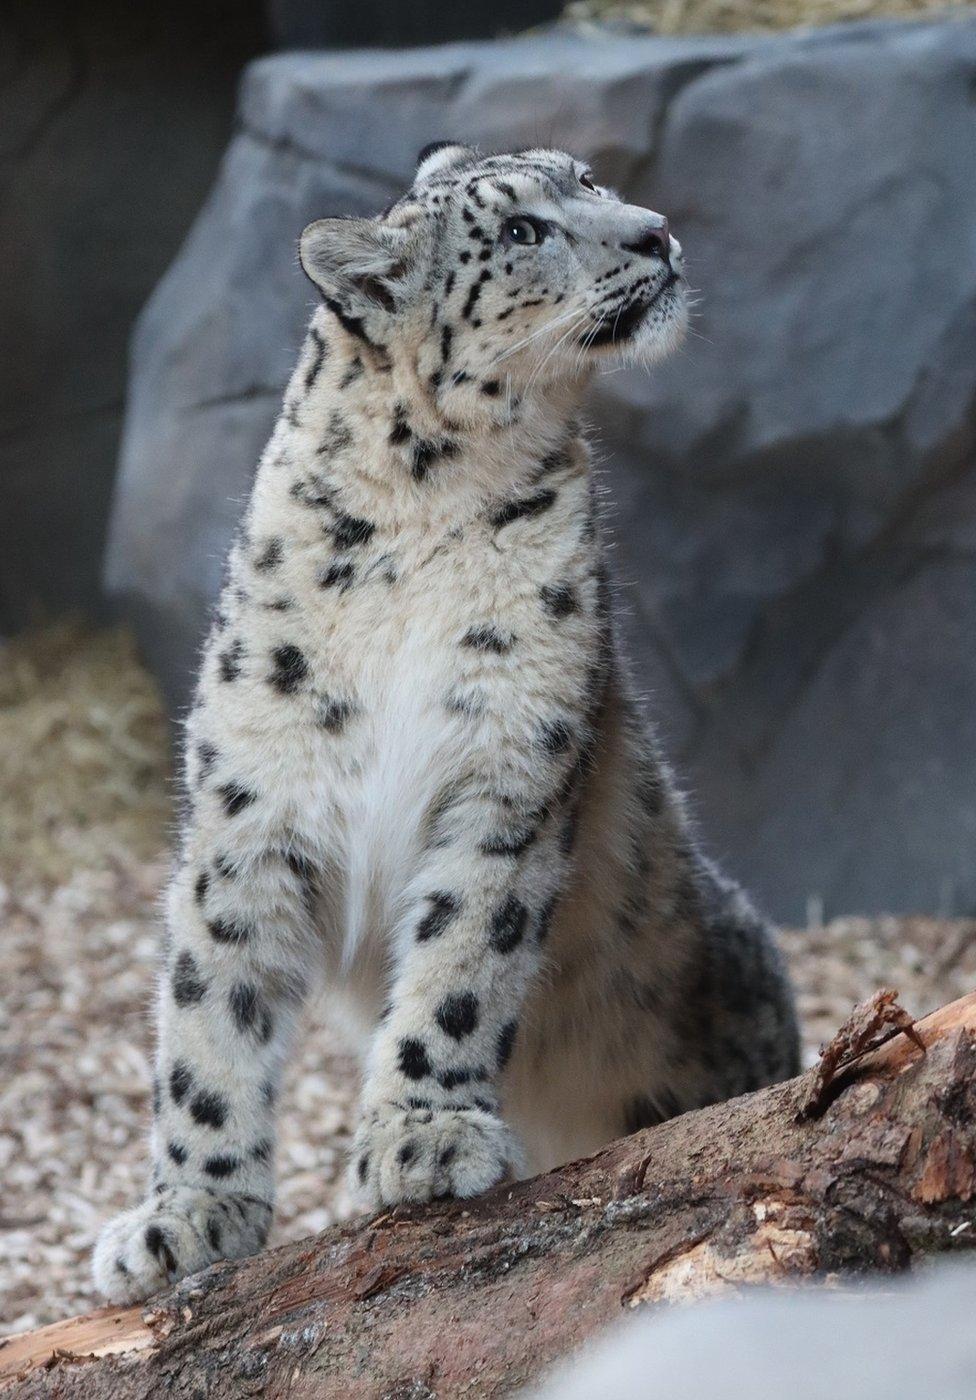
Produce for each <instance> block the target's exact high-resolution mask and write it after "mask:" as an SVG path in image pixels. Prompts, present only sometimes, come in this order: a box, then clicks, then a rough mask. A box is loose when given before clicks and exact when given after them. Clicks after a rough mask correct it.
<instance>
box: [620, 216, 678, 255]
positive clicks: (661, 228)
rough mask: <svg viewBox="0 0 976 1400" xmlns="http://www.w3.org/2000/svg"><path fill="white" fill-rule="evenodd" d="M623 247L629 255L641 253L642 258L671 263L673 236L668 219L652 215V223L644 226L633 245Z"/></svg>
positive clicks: (625, 244)
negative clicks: (658, 259)
mask: <svg viewBox="0 0 976 1400" xmlns="http://www.w3.org/2000/svg"><path fill="white" fill-rule="evenodd" d="M622 247H624V248H625V249H626V251H627V252H628V253H639V254H640V255H641V257H642V258H660V259H661V261H662V262H665V263H667V262H669V261H670V252H671V234H670V232H669V230H668V221H667V219H666V218H665V217H664V215H663V214H652V215H651V222H649V223H647V224H646V225H645V226H644V229H643V231H642V232H641V233H640V235H639V236H638V237H637V238H635V239H634V240H633V241H632V242H631V243H624V244H622Z"/></svg>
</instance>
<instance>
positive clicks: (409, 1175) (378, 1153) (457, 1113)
mask: <svg viewBox="0 0 976 1400" xmlns="http://www.w3.org/2000/svg"><path fill="white" fill-rule="evenodd" d="M519 1158H520V1153H519V1149H518V1145H517V1143H516V1141H515V1139H514V1137H513V1136H512V1134H511V1132H510V1131H509V1129H508V1128H507V1127H506V1126H505V1124H504V1123H503V1122H502V1120H501V1119H500V1118H498V1117H496V1116H495V1114H493V1113H488V1112H486V1111H485V1110H484V1109H480V1108H456V1109H455V1108H451V1109H437V1108H432V1109H405V1108H401V1107H399V1106H398V1105H396V1104H381V1105H379V1106H378V1107H376V1108H373V1109H372V1110H369V1111H368V1112H367V1113H366V1115H365V1117H364V1119H363V1122H362V1124H361V1125H360V1128H359V1131H358V1132H357V1133H356V1136H355V1138H354V1140H353V1146H352V1156H351V1159H350V1163H349V1179H350V1185H351V1186H352V1189H353V1191H354V1192H355V1194H356V1195H357V1196H358V1198H359V1199H360V1201H362V1203H363V1204H364V1205H365V1206H367V1207H369V1208H372V1209H377V1208H379V1207H381V1206H395V1205H400V1204H402V1203H407V1202H412V1203H416V1202H421V1201H431V1200H435V1199H437V1198H438V1197H442V1196H477V1195H478V1194H479V1193H480V1192H482V1191H487V1190H488V1188H489V1187H490V1186H494V1185H495V1184H496V1182H498V1181H501V1180H502V1178H503V1177H504V1176H505V1174H506V1172H508V1171H510V1170H512V1169H513V1168H517V1167H518V1164H519Z"/></svg>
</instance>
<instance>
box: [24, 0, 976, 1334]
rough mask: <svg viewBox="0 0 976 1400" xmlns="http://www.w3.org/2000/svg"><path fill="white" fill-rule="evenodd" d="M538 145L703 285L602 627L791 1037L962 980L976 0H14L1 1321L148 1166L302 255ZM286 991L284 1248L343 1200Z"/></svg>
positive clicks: (62, 1296)
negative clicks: (153, 1052)
mask: <svg viewBox="0 0 976 1400" xmlns="http://www.w3.org/2000/svg"><path fill="white" fill-rule="evenodd" d="M442 138H452V139H460V140H464V141H470V142H474V143H476V144H481V145H483V146H485V147H488V148H491V147H501V148H506V147H508V148H510V147H513V146H521V145H526V144H542V143H551V144H557V145H560V146H562V147H564V148H566V149H569V150H572V151H573V152H574V153H576V154H578V155H580V156H582V157H585V158H587V159H589V160H590V161H591V162H592V163H593V165H594V168H595V169H596V171H597V172H598V175H599V177H600V178H601V179H602V180H603V181H604V182H606V183H611V184H614V185H616V186H617V187H618V188H619V189H620V190H621V192H622V193H624V194H626V196H627V197H628V199H630V200H631V201H633V202H637V203H643V204H646V205H648V206H649V207H652V208H656V209H659V210H661V211H663V212H665V213H667V215H668V216H669V218H670V219H671V221H672V224H673V227H674V228H675V231H676V233H677V235H678V237H679V238H680V239H681V241H682V243H683V245H684V247H685V250H686V254H687V259H688V263H689V267H690V276H691V280H692V282H693V284H694V285H695V286H696V287H698V288H700V289H701V305H700V308H699V314H698V317H697V320H696V322H695V329H694V333H693V335H692V336H691V337H690V338H689V340H688V342H687V344H686V346H685V347H684V349H683V350H682V352H681V353H680V354H679V355H678V356H677V357H676V358H675V359H674V360H673V361H672V362H671V363H669V364H668V365H666V366H664V367H662V368H661V369H660V370H658V371H657V372H655V374H654V375H653V376H651V377H648V376H644V375H641V374H637V373H634V372H629V371H617V372H613V373H608V374H605V375H602V376H600V377H599V378H598V379H597V380H596V382H595V383H594V386H593V392H592V395H591V400H590V413H591V419H592V424H593V430H594V435H595V438H596V440H597V442H598V444H599V448H600V456H601V459H602V460H601V471H602V473H603V483H604V485H605V487H606V491H607V504H608V510H609V523H610V527H611V530H612V535H613V539H614V557H613V564H614V570H615V573H616V576H617V579H618V583H619V585H620V600H621V609H622V613H623V618H622V621H623V624H624V626H625V628H626V630H627V633H628V637H629V644H630V650H631V653H632V655H633V657H634V659H635V663H636V670H637V673H638V679H639V682H640V685H641V687H642V689H643V690H644V692H645V693H646V695H647V697H648V703H649V707H650V709H651V711H652V713H653V714H654V715H655V716H656V718H657V720H658V722H659V725H660V728H661V731H662V735H663V738H664V741H665V743H666V746H667V748H668V751H669V754H670V756H671V758H672V760H673V762H674V763H675V765H676V767H677V769H678V771H679V773H680V774H681V776H682V778H683V779H684V781H685V783H686V785H687V787H688V790H689V792H690V795H691V799H692V804H693V807H694V809H695V810H696V812H697V814H698V819H699V824H700V827H701V830H702V834H703V839H704V841H705V844H706V846H707V847H708V849H709V850H710V852H711V853H712V854H713V855H714V856H716V857H717V858H718V859H719V860H721V861H722V862H723V864H725V865H726V866H727V867H728V868H729V869H730V871H731V872H732V873H734V874H735V875H737V876H738V877H739V878H740V879H742V880H744V881H745V882H746V883H747V884H748V885H749V887H750V888H751V890H752V891H753V892H754V894H755V896H756V898H757V900H758V902H759V903H760V904H761V905H763V906H764V908H765V909H766V910H767V912H769V913H770V914H771V915H772V916H773V917H774V918H775V919H776V920H777V921H779V922H780V923H781V924H782V925H783V926H784V931H783V933H782V939H783V943H784V947H785V948H786V951H787V954H788V956H789V958H790V962H791V966H792V968H793V972H794V976H795V977H796V980H797V983H798V986H799V990H800V997H801V1008H802V1011H803V1014H804V1023H805V1035H806V1046H807V1054H808V1057H810V1056H812V1055H813V1054H815V1050H816V1046H817V1044H818V1042H819V1041H820V1040H821V1039H823V1038H824V1037H825V1036H826V1035H827V1034H828V1033H829V1032H830V1031H831V1030H832V1029H833V1028H834V1026H835V1025H836V1023H837V1022H838V1021H839V1020H840V1019H841V1018H842V1017H843V1015H844V1014H845V1013H846V1011H847V1010H848V1009H849V1006H850V1004H851V1003H852V1002H853V1001H855V1000H857V999H859V998H860V997H861V996H863V995H865V994H867V993H870V992H871V991H873V990H874V989H875V987H876V986H878V985H880V984H882V983H889V984H891V985H895V986H898V987H900V989H901V992H902V1001H903V1002H904V1004H905V1005H906V1006H908V1007H909V1009H910V1010H912V1011H914V1012H918V1013H921V1012H924V1011H926V1010H929V1009H931V1007H933V1006H934V1005H936V1004H937V1003H938V1002H940V1001H944V1000H947V999H949V998H950V997H952V996H954V995H958V994H959V993H961V992H962V991H964V990H968V989H970V988H971V987H972V986H973V985H974V978H976V920H974V916H976V859H974V855H976V703H974V700H976V646H974V640H973V639H974V637H976V178H974V168H976V167H974V154H973V153H974V151H976V11H974V10H973V9H971V8H969V7H967V6H966V5H963V4H957V5H950V6H949V7H945V6H944V5H943V6H936V5H930V4H928V3H926V0H643V2H642V3H633V4H620V5H611V4H607V3H604V0H583V3H574V4H570V5H569V7H568V9H564V7H563V4H562V0H454V3H451V4H434V3H430V2H429V0H399V3H398V4H396V5H395V6H394V5H391V4H389V3H388V0H387V2H386V3H384V0H357V3H355V4H352V3H350V0H266V3H259V2H258V0H194V3H192V4H191V3H189V0H169V3H167V4H165V5H163V4H156V3H154V0H146V2H145V3H143V4H140V5H131V4H125V3H121V0H115V3H109V0H99V2H96V0H74V3H71V0H64V3H51V2H50V0H33V3H27V0H6V4H5V5H4V7H3V9H2V12H0V248H2V251H3V256H2V258H0V328H2V331H0V1174H2V1179H3V1181H4V1193H3V1199H2V1201H0V1330H3V1331H9V1330H15V1329H18V1328H24V1327H28V1326H30V1325H33V1324H34V1323H37V1322H42V1321H47V1320H50V1319H53V1318H56V1317H58V1316H62V1315H64V1314H65V1313H67V1312H70V1311H72V1310H77V1309H79V1308H82V1307H84V1306H86V1305H88V1304H90V1303H91V1301H92V1296H91V1294H90V1291H89V1286H88V1282H87V1276H86V1270H87V1264H86V1260H85V1254H86V1252H87V1250H88V1248H89V1245H90V1241H91V1238H92V1235H93V1232H94V1229H95V1227H96V1225H97V1223H98V1221H99V1220H100V1219H101V1218H102V1217H103V1216H104V1215H106V1214H107V1213H109V1211H110V1210H111V1209H113V1208H115V1207H116V1206H117V1205H120V1204H122V1203H124V1202H125V1201H126V1200H131V1199H133V1198H135V1197H136V1196H137V1195H138V1194H139V1192H140V1188H141V1180H142V1174H143V1169H144V1161H143V1145H142V1133H143V1127H144V1117H145V1098H146V1089H147V1085H148V1082H149V1071H148V1053H149V1047H148V1032H147V1024H146V1018H145V1013H146V1008H147V1005H148V1001H149V997H150V992H151V982H152V966H153V959H154V946H155V907H156V899H157V896H158V892H159V889H160V887H161V884H162V882H163V880H164V878H165V872H166V861H167V846H168V840H169V823H170V820H171V801H172V796H173V792H172V787H171V773H172V756H171V747H172V746H171V739H172V736H173V734H174V733H175V729H174V721H175V720H177V719H178V716H179V713H180V710H181V706H182V705H183V704H184V702H185V700H186V697H187V694H188V691H189V688H190V686H191V684H192V679H193V671H194V663H195V656H196V650H197V647H198V645H199V642H200V640H201V637H202V632H203V627H204V622H205V617H206V614H207V610H208V607H209V604H210V602H211V601H212V599H213V598H214V596H215V594H216V591H217V589H218V586H219V581H220V576H221V563H222V558H223V554H224V551H225V549H226V547H227V545H228V543H229V540H230V536H231V534H232V531H233V528H234V524H235V521H236V518H237V515H238V513H239V511H240V509H241V506H242V503H243V501H244V499H245V498H246V495H247V492H248V488H249V483H250V478H251V475H252V473H253V470H254V466H255V464H256V462H257V458H258V455H259V453H260V450H261V447H262V446H263V443H264V440H265V438H266V437H267V435H268V433H269V431H270V427H271V425H272V423H273V421H274V418H275V415H276V413H277V411H278V405H279V401H280V395H281V391H282V388H283V386H284V383H285V380H286V378H287V376H288V374H289V372H290V369H291V366H292V363H293V361H294V358H295V356H296V353H297V350H298V346H299V344H300V341H301V338H302V333H303V327H304V323H305V321H306V320H307V318H308V315H309V313H310V310H311V302H310V292H309V288H308V284H307V283H306V282H305V280H304V278H302V276H301V275H300V273H299V271H298V268H297V262H296V256H295V249H296V243H297V238H298V235H299V233H300V231H301V229H302V227H303V225H304V224H305V223H306V222H308V221H309V220H310V219H312V218H316V217H320V216H322V215H325V214H342V213H369V212H374V211H376V210H378V209H379V208H382V207H383V206H384V205H385V204H387V203H388V202H389V201H390V200H391V198H393V197H394V196H396V195H397V194H399V193H400V192H401V191H402V190H403V189H404V188H405V187H406V185H407V184H408V183H409V180H410V178H411V175H412V170H413V165H414V160H415V156H416V153H417V151H418V150H419V149H420V148H421V147H422V146H423V145H424V144H426V143H427V142H428V141H431V140H437V139H442ZM354 1090H355V1085H354V1080H353V1074H352V1068H351V1065H350V1063H349V1062H348V1060H347V1059H346V1058H345V1057H344V1056H343V1054H342V1048H341V1044H339V1043H338V1042H336V1041H334V1040H333V1038H332V1036H331V1033H330V1031H329V1029H328V1027H326V1026H324V1025H320V1024H316V1025H314V1026H313V1028H312V1033H311V1034H310V1037H309V1039H308V1042H307V1045H306V1049H305V1051H304V1053H303V1057H302V1059H301V1061H300V1063H299V1064H298V1066H297V1067H296V1069H295V1072H294V1074H293V1079H292V1087H291V1091H290V1094H289V1095H288V1098H287V1100H286V1109H285V1123H284V1130H283V1146H282V1177H283V1182H282V1211H281V1224H280V1226H279V1235H278V1238H288V1237H292V1238H294V1237H298V1236H301V1235H304V1234H307V1233H309V1232H310V1231H311V1230H314V1229H319V1228H321V1227H322V1226H324V1225H325V1224H326V1223H328V1222H329V1221H330V1220H331V1219H333V1218H334V1216H335V1215H336V1213H341V1212H342V1211H343V1210H344V1209H345V1208H346V1206H345V1201H344V1198H343V1194H342V1190H341V1188H340V1186H339V1184H338V1180H339V1173H340V1169H341V1160H342V1150H343V1144H344V1141H345V1135H346V1131H347V1125H348V1120H349V1111H350V1102H351V1099H352V1096H353V1094H354Z"/></svg>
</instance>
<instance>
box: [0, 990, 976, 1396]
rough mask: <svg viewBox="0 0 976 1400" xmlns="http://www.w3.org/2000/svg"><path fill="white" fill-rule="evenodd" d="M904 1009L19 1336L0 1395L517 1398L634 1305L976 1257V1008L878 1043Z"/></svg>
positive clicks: (874, 1014)
mask: <svg viewBox="0 0 976 1400" xmlns="http://www.w3.org/2000/svg"><path fill="white" fill-rule="evenodd" d="M892 1002H893V998H892V997H891V996H890V995H889V994H879V995H878V996H877V997H875V998H873V999H872V1002H870V1003H867V1004H866V1005H865V1007H862V1008H859V1009H858V1012H857V1013H855V1016H854V1017H852V1019H851V1021H850V1022H849V1023H848V1025H847V1026H846V1027H845V1028H844V1030H843V1032H842V1033H839V1034H838V1037H837V1038H835V1040H834V1041H833V1042H832V1043H831V1047H828V1052H827V1055H826V1056H825V1063H827V1061H829V1065H828V1068H827V1069H826V1071H825V1072H822V1073H820V1074H819V1075H818V1074H817V1072H816V1071H811V1072H810V1074H808V1075H805V1076H802V1077H801V1078H799V1079H795V1080H792V1081H790V1082H789V1083H787V1084H781V1085H777V1086H776V1087H774V1088H771V1089H764V1090H761V1091H760V1092H758V1093H755V1094H750V1095H746V1096H744V1097H742V1098H739V1099H735V1100H732V1101H731V1102H729V1103H724V1104H717V1105H714V1106H713V1107H710V1108H705V1109H702V1110H700V1111H699V1112H696V1113H688V1114H685V1115H684V1116H683V1117H681V1118H676V1119H673V1120H672V1121H670V1122H668V1123H664V1124H662V1125H661V1126H660V1127H656V1128H651V1129H648V1130H646V1131H644V1132H641V1133H637V1134H635V1135H634V1136H633V1137H630V1138H625V1139H622V1140H621V1141H619V1142H615V1143H612V1144H611V1145H610V1146H609V1147H607V1148H605V1149H604V1150H603V1151H601V1152H599V1153H598V1154H597V1155H596V1156H594V1157H591V1158H587V1159H585V1160H583V1161H579V1162H574V1163H572V1164H571V1165H569V1166H567V1167H563V1168H560V1169H559V1170H558V1171H553V1172H550V1173H549V1174H548V1175H545V1176H541V1177H536V1178H535V1179H533V1180H531V1181H524V1182H519V1183H518V1184H517V1185H514V1186H507V1187H500V1188H498V1189H496V1190H495V1191H492V1192H490V1193H489V1194H487V1195H485V1196H483V1197H481V1198H479V1199H478V1200H476V1201H470V1202H457V1201H455V1202H447V1203H441V1204H436V1205H434V1206H431V1207H426V1208H417V1209H410V1210H403V1209H401V1210H397V1211H394V1212H392V1213H390V1214H387V1215H384V1216H380V1217H378V1218H375V1219H372V1220H362V1221H355V1222H351V1223H349V1224H345V1225H341V1226H337V1227H335V1228H333V1229H331V1230H327V1231H325V1232H324V1233H323V1234H321V1235H319V1236H318V1237H316V1238H314V1239H310V1240H306V1241H304V1242H302V1243H300V1244H293V1245H287V1246H285V1247H283V1248H280V1249H275V1250H271V1251H269V1252H267V1253H265V1254H262V1255H260V1256H258V1257H256V1258H254V1259H248V1260H244V1261H242V1262H240V1263H236V1264H220V1265H216V1266H215V1267H213V1268H212V1269H209V1270H208V1271H207V1272H206V1273H203V1274H199V1275H197V1276H196V1277H195V1278H192V1279H187V1280H185V1281H184V1282H183V1283H182V1284H179V1285H177V1286H176V1287H175V1288H174V1289H172V1290H171V1291H169V1292H167V1293H164V1294H161V1295H160V1296H159V1297H158V1298H156V1299H154V1300H152V1302H151V1303H150V1304H149V1305H147V1306H145V1307H135V1308H128V1309H125V1310H123V1311H119V1310H113V1309H102V1310H101V1311H99V1312H95V1313H92V1314H90V1315H89V1316H87V1317H83V1318H75V1319H72V1320H71V1321H69V1322H64V1323H58V1324H55V1325H54V1326H51V1327H45V1328H41V1329H40V1330H38V1331H36V1332H33V1333H27V1334H24V1335H23V1336H20V1337H14V1338H9V1339H8V1340H7V1341H6V1342H5V1343H0V1392H2V1393H3V1396H4V1400H8V1397H18V1400H20V1398H21V1397H23V1400H26V1398H27V1397H42V1396H43V1397H50V1396H58V1397H64V1398H65V1400H74V1397H78V1398H79V1400H80V1397H84V1400H102V1397H111V1400H135V1398H136V1397H140V1400H142V1397H146V1400H148V1397H152V1396H159V1395H167V1396H173V1397H186V1400H189V1398H190V1397H194V1400H196V1397H203V1396H206V1397H208V1400H220V1397H225V1396H227V1397H230V1396H233V1397H239V1396H243V1395H251V1394H254V1395H258V1394H260V1395H262V1396H267V1397H270V1400H277V1398H278V1397H284V1396H288V1397H289V1398H290V1400H302V1397H311V1396H316V1397H321V1396H330V1397H332V1396H336V1397H350V1400H353V1398H354V1400H366V1397H370V1400H373V1398H375V1400H379V1397H381V1396H382V1397H393V1398H394V1400H408V1397H412V1398H413V1400H421V1398H422V1397H440V1398H441V1400H443V1397H451V1396H461V1395H463V1396H465V1397H481V1396H497V1395H507V1394H510V1393H511V1392H512V1391H513V1390H516V1389H518V1388H519V1387H520V1386H522V1385H524V1384H526V1383H527V1382H529V1381H532V1380H534V1379H535V1378H537V1377H538V1376H539V1374H540V1372H541V1371H542V1370H543V1369H544V1368H545V1367H546V1366H547V1365H549V1364H550V1363H551V1362H553V1361H555V1360H556V1359H558V1358H559V1357H561V1356H564V1355H565V1354H566V1353H567V1352H568V1351H571V1350H572V1349H573V1348H575V1347H576V1346H578V1345H579V1343H580V1342H582V1341H583V1340H585V1338H586V1337H587V1336H589V1335H590V1334H591V1333H593V1332H595V1331H597V1330H598V1329H600V1328H603V1327H604V1326H606V1325H607V1324H608V1323H611V1322H613V1321H614V1320H616V1319H618V1318H619V1317H620V1316H621V1315H622V1314H623V1313H626V1312H627V1310H628V1309H632V1308H636V1307H638V1306H641V1305H644V1304H650V1303H659V1302H672V1301H677V1300H683V1299H689V1298H699V1297H702V1296H705V1295H708V1294H712V1293H716V1292H723V1291H727V1290H730V1289H733V1290H734V1289H738V1288H742V1287H743V1286H745V1285H748V1284H754V1283H764V1284H774V1285H775V1284H787V1283H792V1284H795V1283H798V1282H802V1281H805V1282H822V1283H823V1282H830V1281H832V1280H837V1279H838V1278H839V1277H840V1276H843V1275H850V1274H856V1273H860V1272H864V1271H867V1270H882V1271H891V1272H893V1271H898V1270H903V1269H906V1268H909V1267H911V1265H912V1264H913V1262H914V1261H915V1260H917V1259H919V1258H920V1257H922V1256H927V1255H931V1254H935V1253H938V1252H942V1251H948V1250H953V1249H963V1248H968V1247H971V1246H972V1244H973V1243H974V1242H976V1210H974V1207H973V1206H972V1205H971V1204H970V1202H972V1200H973V1197H974V1195H976V992H974V993H971V994H970V995H968V996H966V997H963V998H961V999H960V1000H959V1001H957V1002H953V1003H952V1004H951V1005H950V1006H947V1007H943V1008H942V1010H941V1011H938V1012H936V1013H934V1014H933V1015H932V1016H930V1017H927V1018H926V1019H925V1020H924V1021H919V1022H917V1023H916V1024H915V1026H914V1030H913V1031H912V1032H910V1034H905V1032H904V1031H903V1030H902V1031H899V1032H897V1033H895V1034H894V1035H893V1038H891V1039H888V1040H887V1043H885V1044H882V1045H881V1046H880V1048H875V1047H876V1042H877V1041H878V1040H880V1039H881V1038H883V1037H884V1036H885V1035H886V1034H888V1035H890V1034H891V1032H892V1028H893V1027H895V1026H898V1025H904V1024H905V1020H904V1016H903V1013H901V1015H902V1019H901V1020H899V1019H898V1017H899V1012H898V1008H897V1007H894V1008H893V1007H892ZM886 1028H887V1029H886ZM912 1035H914V1036H915V1040H913V1039H912V1038H911V1036H912ZM916 1041H917V1042H919V1043H916Z"/></svg>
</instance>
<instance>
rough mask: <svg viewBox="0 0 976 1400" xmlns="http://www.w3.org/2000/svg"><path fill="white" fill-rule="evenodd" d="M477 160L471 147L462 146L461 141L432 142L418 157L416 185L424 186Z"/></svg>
mask: <svg viewBox="0 0 976 1400" xmlns="http://www.w3.org/2000/svg"><path fill="white" fill-rule="evenodd" d="M477 158H478V157H477V155H476V153H475V152H474V151H473V150H472V149H471V147H470V146H462V145H461V143H460V142H459V141H431V143H430V145H429V146H425V147H424V149H423V150H422V151H421V152H420V154H419V155H418V156H417V174H416V175H415V176H414V185H423V184H425V183H426V182H427V181H428V180H431V179H433V177H434V176H435V175H443V174H444V173H445V171H448V170H451V169H453V168H454V166H462V165H470V164H471V163H472V161H475V160H477Z"/></svg>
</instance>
